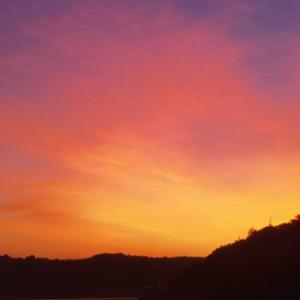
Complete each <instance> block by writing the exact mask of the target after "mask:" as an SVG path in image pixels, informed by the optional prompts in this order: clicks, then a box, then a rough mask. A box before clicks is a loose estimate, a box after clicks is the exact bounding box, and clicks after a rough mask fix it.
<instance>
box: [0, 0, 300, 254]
mask: <svg viewBox="0 0 300 300" xmlns="http://www.w3.org/2000/svg"><path fill="white" fill-rule="evenodd" d="M223 2H224V3H223ZM223 2H222V3H221V1H215V0H208V1H196V0H175V1H171V0H154V1H146V0H140V1H137V0H116V1H108V0H101V1H94V0H85V1H82V0H51V1H42V0H28V1H22V0H3V1H1V3H0V24H1V28H2V29H1V32H0V41H1V47H0V77H1V80H0V138H1V139H0V238H1V252H3V254H4V253H8V254H10V255H14V256H25V255H29V254H35V255H39V256H48V257H83V256H89V255H93V254H96V253H100V252H124V253H129V254H141V255H151V256H176V255H194V256H198V255H199V256H200V255H206V254H208V253H209V252H210V251H212V250H213V249H214V248H215V247H217V246H219V245H221V244H224V243H228V242H231V241H233V240H235V239H237V238H238V237H242V236H245V234H246V233H247V231H248V229H249V228H250V227H252V226H254V227H258V228H259V227H262V226H265V225H267V224H268V223H269V219H270V218H272V222H273V223H274V224H277V223H280V222H283V221H287V220H289V219H290V218H292V217H293V216H294V215H296V214H297V213H299V210H300V199H299V196H300V118H299V113H300V103H299V96H300V85H299V71H298V64H299V62H300V54H299V53H300V51H299V50H300V38H299V31H300V20H299V17H298V16H299V12H300V4H299V2H298V1H296V0H286V1H284V0H273V1H271V0H253V1H247V0H230V1H226V4H225V1H223Z"/></svg>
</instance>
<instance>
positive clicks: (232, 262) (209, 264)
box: [148, 216, 300, 300]
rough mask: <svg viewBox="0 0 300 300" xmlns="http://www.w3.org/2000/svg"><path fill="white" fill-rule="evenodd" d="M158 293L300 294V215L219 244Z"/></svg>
mask: <svg viewBox="0 0 300 300" xmlns="http://www.w3.org/2000/svg"><path fill="white" fill-rule="evenodd" d="M161 294H162V295H161V296H160V297H155V299H163V300H166V299H168V300H171V299H172V300H176V299H185V300H196V299H203V300H214V299H218V300H220V299H243V300H248V299H249V300H250V299H251V300H253V299H255V300H257V299H272V300H274V299H278V300H279V299H281V300H282V299H287V300H291V299H300V217H299V216H298V217H296V218H295V219H293V220H292V221H290V222H289V223H287V224H282V225H279V226H276V227H273V226H268V227H266V228H263V229H262V230H259V231H256V230H251V231H250V232H249V236H248V238H247V239H245V240H239V241H236V242H235V243H233V244H230V245H226V246H223V247H220V248H218V249H217V250H215V251H214V252H213V253H212V254H211V255H209V256H208V257H207V258H205V259H204V260H203V261H202V262H201V263H196V264H194V265H192V266H190V267H187V268H186V269H185V270H184V271H182V272H181V273H180V274H179V275H178V276H177V277H176V279H175V280H173V281H172V282H171V284H170V286H169V288H168V290H167V291H166V292H161ZM148 298H149V299H150V298H151V297H148Z"/></svg>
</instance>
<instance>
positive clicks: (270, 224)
mask: <svg viewBox="0 0 300 300" xmlns="http://www.w3.org/2000/svg"><path fill="white" fill-rule="evenodd" d="M269 226H270V227H272V226H273V225H272V217H270V220H269Z"/></svg>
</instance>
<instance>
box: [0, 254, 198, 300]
mask: <svg viewBox="0 0 300 300" xmlns="http://www.w3.org/2000/svg"><path fill="white" fill-rule="evenodd" d="M200 260H201V259H200V258H186V257H181V258H180V257H179V258H149V257H140V256H126V255H123V254H114V255H111V254H102V255H97V256H94V257H91V258H88V259H80V260H49V259H43V258H36V257H34V256H31V257H27V258H26V259H21V258H18V259H16V258H10V257H8V256H0V299H5V300H8V299H37V298H62V299H63V298H99V297H100V298H105V297H108V298H112V297H115V298H122V297H124V296H125V297H139V296H141V295H143V294H144V293H145V290H147V289H149V288H151V287H152V286H157V285H166V284H167V282H169V281H170V280H171V279H172V278H174V277H175V276H176V275H177V274H178V273H179V272H180V271H181V270H182V269H183V268H185V267H187V266H188V265H191V264H192V263H194V262H197V261H200Z"/></svg>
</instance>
